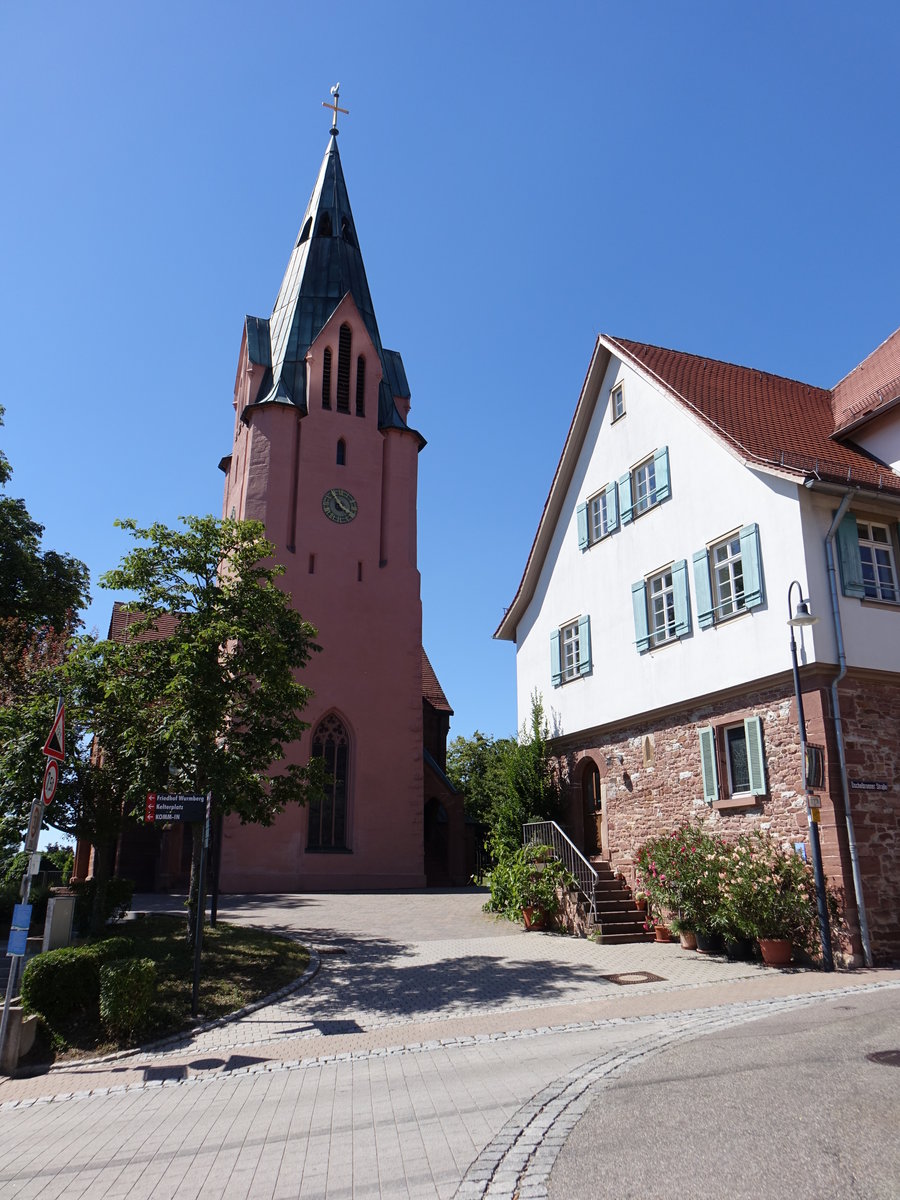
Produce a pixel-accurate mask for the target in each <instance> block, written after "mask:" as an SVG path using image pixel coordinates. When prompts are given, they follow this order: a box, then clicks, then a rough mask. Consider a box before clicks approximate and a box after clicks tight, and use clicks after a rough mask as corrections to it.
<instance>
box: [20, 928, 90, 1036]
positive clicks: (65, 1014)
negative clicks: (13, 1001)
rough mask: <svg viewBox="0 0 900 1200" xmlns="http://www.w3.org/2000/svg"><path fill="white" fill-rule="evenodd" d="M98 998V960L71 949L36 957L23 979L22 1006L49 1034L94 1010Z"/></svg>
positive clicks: (67, 947)
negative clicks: (38, 1020) (42, 1020)
mask: <svg viewBox="0 0 900 1200" xmlns="http://www.w3.org/2000/svg"><path fill="white" fill-rule="evenodd" d="M99 996H100V976H99V969H98V963H97V960H96V959H95V958H94V957H93V956H92V955H90V954H85V953H84V951H83V950H76V949H73V948H72V947H70V946H66V947H63V948H62V949H61V950H49V951H48V952H47V953H46V954H38V955H37V956H36V957H35V958H33V959H32V960H31V962H30V963H29V964H28V966H27V967H26V968H25V974H24V975H23V976H22V1003H23V1005H24V1007H25V1010H26V1012H30V1013H37V1014H38V1015H39V1016H41V1017H43V1019H44V1022H45V1023H46V1024H47V1025H48V1026H49V1027H50V1029H51V1030H57V1029H63V1028H65V1027H66V1026H67V1025H68V1024H69V1022H70V1021H72V1020H73V1019H74V1018H77V1017H78V1016H79V1015H80V1014H81V1013H84V1012H88V1011H90V1010H91V1009H92V1008H95V1007H96V1005H97V1001H98V999H99Z"/></svg>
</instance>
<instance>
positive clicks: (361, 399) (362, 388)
mask: <svg viewBox="0 0 900 1200" xmlns="http://www.w3.org/2000/svg"><path fill="white" fill-rule="evenodd" d="M356 415H357V416H358V417H364V416H365V415H366V360H365V359H364V358H363V356H362V355H360V356H359V358H358V359H357V360H356Z"/></svg>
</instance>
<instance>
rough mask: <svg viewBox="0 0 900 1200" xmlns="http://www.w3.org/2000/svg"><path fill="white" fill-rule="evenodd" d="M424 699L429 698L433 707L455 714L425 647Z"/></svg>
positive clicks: (423, 656) (423, 662)
mask: <svg viewBox="0 0 900 1200" xmlns="http://www.w3.org/2000/svg"><path fill="white" fill-rule="evenodd" d="M422 699H423V700H427V701H428V703H429V704H430V705H431V707H432V708H436V709H438V710H440V711H441V712H447V713H450V714H451V716H452V715H453V709H452V708H451V707H450V704H449V702H448V700H447V697H446V696H445V695H444V689H443V688H442V687H441V685H440V684H439V683H438V677H437V675H435V673H434V667H433V666H432V665H431V663H430V662H429V661H428V655H427V654H426V653H425V648H424V647H423V648H422Z"/></svg>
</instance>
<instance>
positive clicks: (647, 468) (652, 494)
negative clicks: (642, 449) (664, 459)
mask: <svg viewBox="0 0 900 1200" xmlns="http://www.w3.org/2000/svg"><path fill="white" fill-rule="evenodd" d="M657 503H658V500H657V489H656V458H655V456H654V455H653V454H651V455H650V457H649V458H645V459H644V461H643V462H639V463H638V465H637V466H636V467H634V469H633V470H632V472H631V507H632V511H633V513H634V515H635V516H636V517H638V516H640V515H641V513H645V512H647V510H648V509H650V508H653V506H654V504H657Z"/></svg>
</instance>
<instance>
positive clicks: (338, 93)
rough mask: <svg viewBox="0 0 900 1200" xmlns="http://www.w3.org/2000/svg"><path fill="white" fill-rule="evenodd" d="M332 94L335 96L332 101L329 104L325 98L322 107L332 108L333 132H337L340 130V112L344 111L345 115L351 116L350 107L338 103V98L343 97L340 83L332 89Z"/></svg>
mask: <svg viewBox="0 0 900 1200" xmlns="http://www.w3.org/2000/svg"><path fill="white" fill-rule="evenodd" d="M331 95H332V97H333V100H332V103H331V104H329V103H328V101H327V100H323V101H322V107H323V108H330V109H331V132H332V133H337V131H338V127H337V115H338V113H344V115H345V116H349V115H350V110H349V109H348V108H341V107H340V105H339V104H338V100H340V98H341V85H340V83H336V84H335V85H334V87H333V88H332V89H331Z"/></svg>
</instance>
